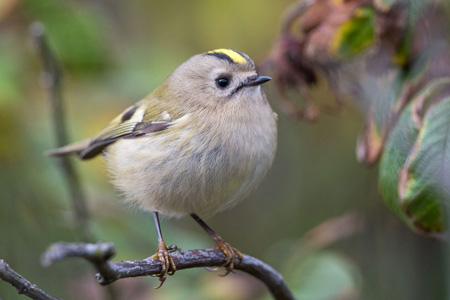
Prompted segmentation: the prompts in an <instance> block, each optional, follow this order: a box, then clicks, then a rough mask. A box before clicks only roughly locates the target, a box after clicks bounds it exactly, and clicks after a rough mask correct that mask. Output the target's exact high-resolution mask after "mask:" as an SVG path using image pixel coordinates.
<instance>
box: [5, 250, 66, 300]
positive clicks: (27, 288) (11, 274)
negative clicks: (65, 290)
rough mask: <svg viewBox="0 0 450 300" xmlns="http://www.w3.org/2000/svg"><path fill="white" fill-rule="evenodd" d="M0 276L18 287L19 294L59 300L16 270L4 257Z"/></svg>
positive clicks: (37, 298) (40, 298)
mask: <svg viewBox="0 0 450 300" xmlns="http://www.w3.org/2000/svg"><path fill="white" fill-rule="evenodd" d="M0 278H1V279H2V280H4V281H6V282H8V283H9V284H11V285H12V286H13V287H15V288H16V289H17V291H18V292H19V294H23V295H26V296H28V297H30V298H32V299H35V300H58V298H55V297H53V296H52V295H49V294H47V293H46V292H44V291H43V290H41V289H40V288H38V287H37V286H36V285H35V284H32V283H31V282H30V281H28V280H27V279H26V278H24V277H23V276H22V275H20V274H19V273H17V272H16V271H14V270H13V269H12V268H11V267H10V266H9V265H8V264H7V263H6V262H5V261H4V260H3V259H0Z"/></svg>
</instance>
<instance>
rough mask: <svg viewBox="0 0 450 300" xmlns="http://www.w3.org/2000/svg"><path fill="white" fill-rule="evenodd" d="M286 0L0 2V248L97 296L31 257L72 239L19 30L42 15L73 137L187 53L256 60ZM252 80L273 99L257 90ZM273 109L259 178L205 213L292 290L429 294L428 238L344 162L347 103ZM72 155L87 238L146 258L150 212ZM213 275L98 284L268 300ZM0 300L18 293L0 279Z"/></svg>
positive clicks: (372, 172) (151, 248)
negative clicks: (227, 203) (308, 115)
mask: <svg viewBox="0 0 450 300" xmlns="http://www.w3.org/2000/svg"><path fill="white" fill-rule="evenodd" d="M290 3H291V1H290V0H279V1H268V0H249V1H238V0H230V1H208V0H202V1H176V2H175V1H171V2H169V1H161V0H160V1H120V0H65V1H61V0H39V1H36V0H22V1H20V0H0V258H2V259H5V260H6V262H8V263H9V265H10V266H11V267H12V268H14V269H15V270H16V271H18V272H19V273H21V274H22V275H24V276H25V277H27V278H28V279H29V280H30V281H32V282H33V283H36V284H37V285H38V286H39V287H41V288H42V289H44V290H46V291H47V292H49V293H51V294H53V295H54V296H56V297H60V298H64V299H110V298H111V297H112V296H111V294H109V292H107V291H106V289H105V287H101V286H99V285H97V283H96V281H95V277H94V273H95V271H93V269H92V268H91V267H90V266H89V265H88V263H86V262H85V261H83V260H81V259H71V260H70V259H68V260H65V261H63V262H60V263H57V264H55V265H53V266H50V267H48V268H43V267H41V265H40V263H39V259H40V255H41V254H42V252H43V251H45V249H46V248H47V247H48V246H49V245H50V244H51V243H54V242H57V241H68V242H70V241H80V236H79V235H78V234H77V230H76V228H74V227H73V214H72V212H71V205H70V202H69V194H68V191H67V185H66V182H64V180H63V178H62V176H61V172H60V170H59V169H58V163H57V160H55V159H50V158H46V157H44V156H43V154H42V153H43V152H44V151H45V150H47V149H50V148H53V147H55V137H54V135H53V128H52V121H51V114H50V106H49V103H48V100H47V99H48V90H47V89H46V88H45V80H44V78H43V77H42V75H41V71H42V65H41V61H40V59H39V55H38V54H37V52H36V51H35V49H33V46H32V43H31V42H30V37H29V33H28V32H29V25H30V24H31V23H32V22H34V21H41V22H42V23H43V24H44V25H45V26H46V29H47V33H48V36H49V40H50V44H51V46H52V47H53V49H54V50H55V51H56V53H57V54H58V56H59V59H61V61H62V63H63V64H64V68H65V73H64V76H65V77H64V82H63V96H64V101H65V110H66V122H67V125H68V128H69V135H70V139H71V141H76V140H80V139H83V138H86V137H89V136H91V135H92V134H94V133H96V132H97V131H98V130H100V129H101V128H102V127H103V126H104V125H105V124H106V123H107V122H108V121H109V120H110V119H112V118H113V117H114V116H115V115H117V114H118V113H120V112H121V111H122V110H123V109H124V108H126V107H127V106H129V105H131V104H132V103H134V102H136V101H137V100H139V99H141V98H142V97H144V96H145V95H147V94H148V93H149V92H151V91H152V90H153V89H154V88H155V87H156V86H158V85H159V84H160V83H161V82H162V81H163V80H164V79H165V78H166V77H167V76H168V75H169V74H170V73H171V72H172V71H173V70H174V69H175V68H176V67H177V66H178V65H179V64H180V63H182V62H183V61H185V60H186V59H187V58H189V57H190V56H192V55H194V54H197V53H201V52H205V51H208V50H212V49H215V48H233V49H236V50H238V51H242V52H245V53H247V54H248V55H249V56H250V57H252V58H253V59H254V60H255V61H257V62H258V61H260V60H261V59H263V58H264V56H265V55H267V54H268V51H269V49H270V47H271V44H272V42H273V41H274V39H275V38H276V36H277V34H278V32H279V20H280V18H281V14H282V12H283V10H284V8H285V7H286V6H288V5H289V4H290ZM268 75H270V74H268ZM266 88H267V92H268V94H269V97H270V101H271V102H272V104H273V107H274V109H275V110H278V108H277V107H276V103H275V101H274V97H275V93H274V91H273V87H272V86H271V85H270V84H269V85H268V86H267V87H266ZM313 97H314V99H316V101H319V102H328V101H329V98H330V97H332V96H331V94H330V93H329V92H328V91H327V89H326V87H323V86H319V88H318V89H317V90H316V92H315V94H314V95H313ZM279 117H280V118H279V146H278V147H279V148H278V153H277V156H276V159H275V162H274V165H273V168H272V169H271V171H270V172H269V174H268V175H267V177H266V179H265V180H264V182H263V184H261V186H260V187H259V188H258V190H257V191H256V192H255V193H253V194H252V196H251V197H249V199H247V200H246V201H245V202H243V203H242V204H240V205H238V206H237V207H235V208H233V209H232V210H230V211H227V212H225V213H222V214H220V215H217V216H214V217H213V218H211V219H210V220H208V224H210V226H211V227H212V228H214V229H215V230H216V231H217V232H218V233H219V234H220V235H221V236H222V237H224V238H225V239H226V240H227V241H228V242H230V243H231V244H232V245H233V246H235V247H236V248H238V249H239V250H241V251H242V252H244V253H247V254H249V255H252V256H255V257H257V258H259V259H261V260H263V261H265V262H266V263H268V264H270V265H272V266H273V267H274V268H275V269H277V270H278V271H280V272H281V273H282V274H283V276H284V277H285V279H286V281H287V283H288V284H289V285H290V287H291V288H292V289H293V291H294V292H295V294H296V296H297V297H298V299H308V300H316V299H317V300H322V299H323V300H328V299H330V300H331V299H340V300H344V299H374V300H375V299H377V300H378V299H405V300H406V299H408V300H410V299H445V298H446V279H448V278H446V276H445V262H446V261H445V257H444V255H443V254H444V247H443V245H442V244H441V243H439V242H437V241H434V240H431V239H426V238H423V237H421V236H419V235H417V234H414V233H413V232H411V231H410V229H408V228H406V226H405V225H403V224H402V223H401V222H400V221H399V220H398V219H397V218H396V217H395V216H394V215H393V214H391V213H389V212H388V211H387V208H386V207H384V205H383V202H382V200H381V198H380V196H379V193H378V191H377V170H376V168H367V167H365V166H362V165H359V164H357V162H356V159H355V154H354V152H355V150H354V148H355V141H356V136H357V134H358V132H359V130H360V128H361V126H362V125H361V124H362V119H361V116H360V114H359V112H358V111H357V109H356V108H353V107H352V106H351V105H350V104H347V105H346V107H345V108H344V109H343V110H342V111H341V112H340V113H338V114H329V115H324V116H323V117H322V118H321V119H320V121H319V122H317V123H314V124H310V123H303V122H298V121H296V120H293V119H290V118H287V117H286V116H284V115H282V114H281V113H280V114H279ZM73 162H74V164H75V166H76V168H77V170H78V171H79V173H80V177H81V183H82V186H83V190H84V192H85V194H86V197H87V200H88V206H89V211H90V213H91V219H90V226H91V228H92V230H93V232H94V234H95V238H96V240H98V241H111V242H114V243H115V245H116V249H117V252H118V254H117V256H116V257H115V259H117V260H119V259H123V260H134V259H142V258H145V257H148V256H150V255H152V254H153V253H154V252H155V250H156V247H157V243H156V242H157V240H156V233H155V229H154V225H153V220H152V218H151V217H150V216H148V215H145V214H143V213H141V212H138V211H136V210H134V209H131V208H129V207H126V206H125V205H123V204H122V203H121V200H120V198H121V197H120V195H118V193H116V192H115V190H114V188H113V187H112V186H111V185H110V184H109V183H108V176H107V174H106V172H105V166H104V163H103V161H102V159H101V158H96V159H94V160H91V161H88V162H79V161H77V160H76V159H73ZM350 212H356V213H357V217H355V215H348V213H350ZM341 216H347V217H346V218H345V217H344V219H342V218H341V219H339V220H341V221H343V222H344V221H345V222H344V223H342V222H339V221H336V219H335V218H339V217H341ZM330 219H331V221H329V220H330ZM333 220H334V221H333ZM346 220H347V221H346ZM349 220H350V221H349ZM327 221H328V223H325V225H324V226H322V227H319V228H317V229H316V230H313V229H314V228H316V226H318V225H320V224H322V223H324V222H327ZM162 226H163V233H164V236H165V239H166V242H167V243H168V244H176V245H177V246H178V247H180V248H186V249H188V248H210V247H212V242H211V240H210V239H209V237H208V236H207V235H206V234H205V233H204V232H203V230H202V229H201V228H199V226H198V225H197V224H195V222H193V220H191V219H190V218H184V219H180V220H163V222H162ZM311 230H313V231H312V232H311ZM308 232H310V233H309V234H307V233H308ZM220 272H221V271H219V272H208V271H206V270H203V269H195V270H186V271H180V272H178V273H176V275H175V276H173V277H171V278H169V279H168V280H167V282H166V283H165V285H164V286H163V288H161V289H159V290H154V289H153V288H152V287H153V286H156V285H157V279H154V278H134V279H126V280H121V281H119V282H116V283H114V284H113V285H112V287H111V289H112V290H114V294H115V295H116V297H117V299H270V298H269V295H268V294H267V292H266V290H265V288H264V287H263V286H262V285H261V284H260V283H259V282H257V281H256V280H254V279H253V278H251V277H250V276H247V275H245V274H242V273H239V272H238V273H237V274H231V275H229V276H227V277H219V276H217V275H218V274H220ZM0 298H1V299H26V297H25V296H20V295H18V294H17V292H16V291H15V289H14V288H12V287H11V286H9V285H8V284H7V283H5V282H2V281H0Z"/></svg>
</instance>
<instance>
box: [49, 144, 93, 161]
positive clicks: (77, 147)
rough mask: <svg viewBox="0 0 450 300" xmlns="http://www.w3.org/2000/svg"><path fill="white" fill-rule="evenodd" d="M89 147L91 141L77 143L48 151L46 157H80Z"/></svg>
mask: <svg viewBox="0 0 450 300" xmlns="http://www.w3.org/2000/svg"><path fill="white" fill-rule="evenodd" d="M88 145H89V140H84V141H80V142H76V143H73V144H70V145H67V146H63V147H61V148H57V149H52V150H47V151H45V152H44V154H45V156H51V157H61V156H67V155H76V156H78V157H79V156H80V154H81V152H82V151H83V150H84V149H85V148H86V147H87V146H88Z"/></svg>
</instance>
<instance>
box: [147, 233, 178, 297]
mask: <svg viewBox="0 0 450 300" xmlns="http://www.w3.org/2000/svg"><path fill="white" fill-rule="evenodd" d="M150 258H158V259H159V262H160V263H161V273H159V274H156V275H152V276H153V277H159V281H160V283H159V285H158V286H157V287H155V289H159V288H160V287H161V286H162V285H163V284H164V281H166V278H167V276H172V275H173V274H175V271H176V270H177V268H176V267H175V263H174V262H173V259H172V255H170V253H169V250H168V249H167V246H166V243H164V241H160V242H159V243H158V251H157V252H156V253H155V254H154V255H153V256H151V257H150Z"/></svg>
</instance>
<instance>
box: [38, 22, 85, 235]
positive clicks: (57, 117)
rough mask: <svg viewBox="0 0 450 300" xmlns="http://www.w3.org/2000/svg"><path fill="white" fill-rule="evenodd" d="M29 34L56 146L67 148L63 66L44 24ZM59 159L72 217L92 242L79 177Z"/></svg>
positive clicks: (65, 159) (81, 232)
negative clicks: (39, 66) (40, 64)
mask: <svg viewBox="0 0 450 300" xmlns="http://www.w3.org/2000/svg"><path fill="white" fill-rule="evenodd" d="M30 35H31V37H32V38H33V41H34V43H35V45H36V47H37V49H38V51H39V53H40V55H41V59H42V62H43V67H44V72H43V73H42V79H43V81H45V85H46V87H47V88H48V89H49V102H50V106H51V108H52V119H53V127H54V130H55V136H56V146H57V147H61V146H64V145H67V144H68V140H69V139H68V137H67V130H66V124H65V122H64V120H65V118H64V117H65V115H64V109H63V103H62V96H61V95H62V93H61V83H62V76H63V72H62V67H61V64H60V63H59V61H58V60H57V59H56V57H55V55H54V53H53V52H52V51H51V49H50V47H49V46H48V43H47V39H46V37H45V29H44V25H43V24H42V23H40V22H35V23H33V24H31V26H30ZM59 160H60V167H61V171H62V173H63V176H64V178H65V180H66V182H67V186H68V188H69V192H70V199H71V204H72V207H73V211H74V215H75V217H74V219H75V220H74V221H75V225H76V227H77V228H78V229H79V232H80V234H81V238H82V240H83V241H86V242H89V241H93V240H94V239H93V238H92V233H91V230H90V228H89V222H88V220H89V213H88V209H87V205H86V200H85V197H84V194H83V192H82V189H81V186H80V181H79V177H78V174H77V172H76V170H75V168H74V166H73V165H72V163H71V161H70V160H69V158H68V157H61V158H59Z"/></svg>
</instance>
